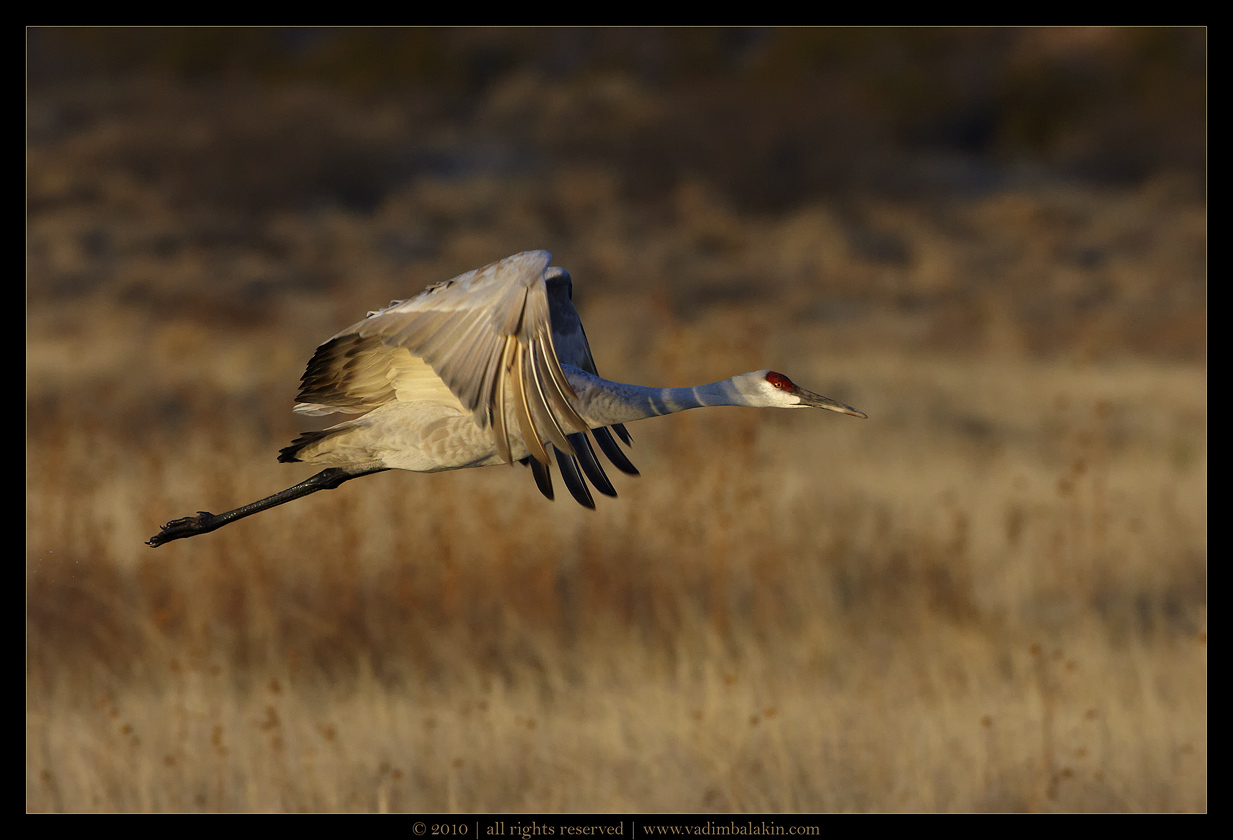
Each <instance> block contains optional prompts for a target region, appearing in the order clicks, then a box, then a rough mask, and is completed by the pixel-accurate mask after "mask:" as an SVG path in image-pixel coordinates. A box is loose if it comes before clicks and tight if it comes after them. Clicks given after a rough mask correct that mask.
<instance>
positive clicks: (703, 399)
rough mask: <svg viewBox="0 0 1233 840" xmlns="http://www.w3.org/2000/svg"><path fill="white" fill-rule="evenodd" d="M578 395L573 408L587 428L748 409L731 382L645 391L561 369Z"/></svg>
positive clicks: (568, 369)
mask: <svg viewBox="0 0 1233 840" xmlns="http://www.w3.org/2000/svg"><path fill="white" fill-rule="evenodd" d="M561 367H562V369H563V370H564V371H565V377H566V378H567V379H568V380H569V384H570V385H572V386H573V388H574V392H575V393H576V394H577V395H578V400H577V402H576V403H575V407H576V408H577V409H578V413H579V414H581V415H582V416H583V417H584V418H585V419H586V420H587V421H588V423H589V424H590V426H591V428H597V427H599V426H611V425H612V424H613V423H629V422H632V421H634V420H642V419H643V418H646V417H659V416H661V415H664V414H674V413H676V412H678V411H685V410H687V409H690V408H701V407H702V406H704V405H749V400H748V398H746V397H744V396H743V395H742V394H741V392H740V391H739V390H738V389H737V387H736V385H735V384H734V382H733V380H732V379H725V380H723V381H722V382H712V383H710V384H709V385H697V386H694V387H692V388H646V387H643V386H641V385H626V384H624V383H621V382H610V381H609V380H607V379H601V378H600V377H598V376H595V375H594V374H590V373H587V372H586V371H584V370H579V369H578V368H575V367H571V366H569V365H562V366H561Z"/></svg>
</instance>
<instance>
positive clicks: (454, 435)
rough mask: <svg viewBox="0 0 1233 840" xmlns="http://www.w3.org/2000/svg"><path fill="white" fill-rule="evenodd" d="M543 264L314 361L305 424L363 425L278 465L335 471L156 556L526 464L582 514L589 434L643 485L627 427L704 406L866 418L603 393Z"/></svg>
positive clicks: (348, 338) (432, 305)
mask: <svg viewBox="0 0 1233 840" xmlns="http://www.w3.org/2000/svg"><path fill="white" fill-rule="evenodd" d="M551 259H552V256H551V255H550V254H549V253H548V252H547V251H525V252H523V253H521V254H515V255H514V256H512V257H508V258H506V259H503V260H501V261H500V262H496V263H493V264H492V265H489V266H486V267H484V268H481V269H478V270H476V271H469V272H467V273H466V274H463V275H460V276H458V277H455V278H454V279H453V280H447V281H445V282H444V283H438V284H437V285H435V286H430V287H429V288H428V289H426V290H425V291H423V292H422V293H420V295H419V296H417V297H414V298H410V299H408V300H404V301H395V302H393V303H391V304H390V306H389V307H388V308H386V309H382V310H380V311H378V312H370V313H369V314H368V317H367V318H365V319H364V320H363V321H360V322H359V323H358V324H355V325H354V326H351V327H349V328H347V329H345V330H343V331H342V332H340V333H339V334H338V335H336V336H334V337H333V338H331V339H330V340H329V341H327V342H326V343H325V344H322V345H321V346H320V347H318V348H317V351H316V353H314V354H313V357H312V359H311V360H309V362H308V368H307V370H306V371H305V372H304V376H303V378H302V379H301V384H300V392H299V396H298V397H297V399H298V400H299V404H298V405H296V407H295V411H296V412H297V413H300V414H307V415H326V414H356V415H360V416H359V417H356V418H355V419H352V420H347V421H346V422H343V423H339V424H338V425H336V426H331V427H330V428H328V429H324V430H322V431H315V432H305V433H304V434H303V435H301V436H300V437H298V438H297V439H296V440H295V441H293V442H292V444H291V445H290V446H288V447H286V448H285V449H283V450H282V451H281V452H280V453H279V455H278V460H279V461H282V462H284V463H287V462H295V461H299V462H302V463H306V464H316V465H318V466H323V467H325V468H326V469H324V470H322V471H321V472H319V473H317V474H316V475H314V476H312V477H311V478H309V479H307V480H305V481H302V482H300V483H299V484H296V485H295V486H293V487H289V488H287V489H286V490H283V491H282V492H281V493H275V494H274V495H273V496H269V497H267V498H265V499H261V500H260V501H256V502H253V503H252V504H248V505H245V506H243V507H240V508H236V509H235V510H232V511H228V512H227V513H220V514H213V513H207V512H205V511H200V512H198V513H197V515H196V516H189V517H185V518H184V519H176V520H173V521H171V522H168V523H167V524H166V525H164V526H163V528H162V530H161V531H159V533H157V534H155V535H154V536H153V537H151V538H150V540H149V541H148V543H147V544H148V545H150V546H155V547H157V546H160V545H162V544H163V543H167V542H171V541H172V540H178V539H182V538H184V537H191V536H195V535H197V534H205V533H208V532H210V531H214V530H216V529H218V528H221V527H222V526H224V525H227V524H229V523H231V522H235V521H236V520H237V519H242V518H244V517H246V516H251V515H252V514H254V513H258V512H260V511H263V510H266V509H268V508H272V507H275V506H277V505H281V504H285V503H286V502H289V501H292V500H293V499H298V498H300V497H302V496H307V495H309V494H310V493H315V492H317V491H318V490H332V489H334V488H335V487H338V486H339V485H340V484H342V483H343V482H344V481H350V480H351V479H353V478H359V477H360V476H362V475H369V474H370V473H376V472H382V471H383V470H391V469H398V470H410V471H412V472H440V471H442V470H457V469H464V468H466V467H484V466H488V465H490V464H514V463H517V462H522V463H529V464H530V466H531V469H532V472H533V473H534V475H535V482H536V484H537V485H538V486H539V489H540V491H541V492H542V493H543V494H544V495H545V496H547V497H548V498H549V499H551V498H552V479H551V478H550V475H549V460H550V454H549V453H550V450H551V452H552V454H553V455H555V460H556V462H557V465H558V467H559V468H560V470H561V476H562V479H563V480H564V481H565V485H566V487H567V488H569V491H570V493H571V494H572V495H573V496H574V498H575V499H576V500H577V501H578V502H579V503H581V504H582V505H585V506H586V507H589V508H594V507H595V502H594V501H593V499H592V497H591V493H590V490H589V489H588V488H587V484H586V481H585V480H584V479H583V475H584V474H585V476H586V478H587V479H590V481H591V484H593V485H594V486H595V489H596V490H598V491H599V492H601V493H603V494H605V495H608V496H615V495H616V490H614V489H613V486H612V483H611V482H610V481H609V480H608V477H607V476H606V475H605V474H604V471H603V468H602V467H600V465H599V461H598V460H597V458H596V457H595V451H594V449H593V448H592V447H591V442H590V439H589V438H588V437H587V433H588V432H590V434H591V435H592V436H594V438H595V441H596V443H598V444H599V447H600V449H601V450H602V451H603V452H604V454H605V455H606V456H607V457H608V459H609V460H610V461H612V463H613V464H614V465H615V466H616V467H617V469H619V470H621V471H622V472H625V473H629V474H631V475H637V474H638V470H637V469H635V468H634V465H633V464H631V463H630V462H629V459H628V458H626V457H625V453H624V452H623V451H622V450H621V448H620V446H618V445H617V443H616V441H615V440H614V439H613V437H612V434H613V433H614V432H615V433H616V435H617V436H618V437H620V438H621V439H622V440H623V441H624V442H625V443H626V444H627V445H628V444H629V443H630V442H631V440H630V436H629V433H628V432H627V431H626V430H625V426H624V425H623V424H625V423H629V422H630V421H633V420H641V419H642V418H644V417H658V416H659V415H661V414H671V413H673V412H676V411H684V410H685V409H689V408H698V407H700V406H706V405H744V406H756V407H764V408H825V409H827V410H829V411H838V412H840V413H842V414H850V415H852V416H854V417H864V416H865V415H864V414H863V413H861V412H859V411H857V410H856V409H854V408H851V407H849V406H846V405H844V404H843V403H840V402H836V401H835V400H832V399H830V398H829V397H823V396H819V395H818V394H814V393H811V392H809V391H806V390H805V389H804V388H799V387H797V386H796V385H795V384H794V383H793V382H792V380H790V379H789V378H788V377H786V376H784V375H783V374H782V373H776V372H774V371H769V370H758V371H754V372H753V373H743V374H741V375H740V376H734V377H732V378H731V379H725V380H723V381H722V382H713V383H711V384H709V385H699V386H697V387H694V388H644V387H641V386H637V385H622V384H621V383H618V382H610V381H608V380H606V379H601V378H600V377H599V375H598V373H597V372H596V370H595V362H594V360H593V359H592V358H591V348H590V345H589V344H588V343H587V338H586V333H584V332H583V330H582V322H581V321H580V320H579V318H578V313H577V311H576V310H575V309H574V304H573V301H572V291H573V290H572V285H571V281H570V276H569V273H568V272H567V271H565V270H564V269H562V268H556V267H549V265H548V263H549V262H550V261H551Z"/></svg>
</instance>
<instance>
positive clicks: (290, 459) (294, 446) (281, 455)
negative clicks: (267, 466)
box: [278, 429, 338, 464]
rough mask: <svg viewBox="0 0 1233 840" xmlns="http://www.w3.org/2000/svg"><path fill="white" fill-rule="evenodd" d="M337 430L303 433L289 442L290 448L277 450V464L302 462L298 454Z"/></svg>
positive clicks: (285, 447)
mask: <svg viewBox="0 0 1233 840" xmlns="http://www.w3.org/2000/svg"><path fill="white" fill-rule="evenodd" d="M336 431H338V429H322V430H320V431H317V432H304V433H303V434H302V435H300V436H299V437H298V438H296V439H295V440H293V441H291V445H290V446H284V447H283V448H282V449H280V450H278V462H279V463H280V464H294V463H296V462H297V461H300V460H302V459H301V458H300V452H301V451H303V449H304V448H305V447H307V446H312V445H313V444H314V443H319V442H320V441H322V440H325V439H326V438H327V437H329V436H330V435H332V434H334V433H335V432H336Z"/></svg>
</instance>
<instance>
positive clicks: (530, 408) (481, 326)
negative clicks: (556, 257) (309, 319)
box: [296, 251, 587, 465]
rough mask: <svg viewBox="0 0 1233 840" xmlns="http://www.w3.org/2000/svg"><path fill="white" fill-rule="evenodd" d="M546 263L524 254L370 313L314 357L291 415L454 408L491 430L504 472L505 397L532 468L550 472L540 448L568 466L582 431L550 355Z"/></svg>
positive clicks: (546, 257)
mask: <svg viewBox="0 0 1233 840" xmlns="http://www.w3.org/2000/svg"><path fill="white" fill-rule="evenodd" d="M551 259H552V256H551V254H549V253H548V252H547V251H525V252H523V253H521V254H515V255H514V256H512V257H507V258H506V259H503V260H501V261H500V262H495V263H493V264H492V265H489V266H485V267H484V268H481V269H477V270H475V271H469V272H467V273H466V274H462V275H459V276H458V277H455V278H454V279H453V280H447V281H445V282H444V283H438V284H437V285H435V286H431V287H429V288H428V289H426V290H425V291H424V292H422V293H421V294H420V295H418V296H417V297H414V298H410V299H408V300H404V301H395V302H394V303H392V304H390V306H389V307H388V308H386V309H382V310H380V311H378V312H370V313H369V315H368V317H367V318H365V319H364V320H363V321H360V322H359V323H358V324H355V325H353V326H352V327H350V328H348V329H346V330H343V331H342V332H341V333H339V334H338V335H336V336H334V337H333V338H332V339H330V340H329V341H327V342H326V343H325V344H323V345H321V346H320V347H318V348H317V352H316V354H315V355H314V356H313V358H312V360H310V361H309V364H308V369H307V370H306V371H305V373H304V377H303V380H302V382H301V389H300V393H299V396H298V398H297V399H298V400H299V402H300V404H299V405H297V406H296V411H299V412H301V413H306V414H326V413H332V412H345V413H362V412H365V411H370V410H371V409H372V408H375V407H376V406H378V405H382V404H384V403H386V402H389V401H390V400H392V399H399V400H410V399H428V398H432V399H445V400H448V399H451V398H452V399H456V400H457V401H458V403H459V404H460V405H461V406H462V407H463V408H464V409H465V410H467V411H470V412H471V413H472V415H473V417H474V418H475V422H476V423H477V424H479V426H480V428H483V429H491V430H492V435H493V440H494V443H495V445H496V448H497V453H498V454H499V455H500V456H501V458H502V459H504V460H505V461H507V462H511V463H512V458H511V454H510V451H511V447H510V429H509V428H508V422H507V420H506V418H507V406H506V400H507V394H508V398H509V399H512V401H513V405H512V413H513V415H514V417H515V418H516V422H517V425H518V431H519V433H520V434H521V436H522V438H523V440H524V441H525V442H526V445H527V449H528V450H529V451H530V452H531V454H532V456H533V457H534V458H535V459H536V460H537V461H538V462H540V463H541V464H543V465H547V464H548V463H549V459H548V451H547V449H546V448H545V447H544V443H543V442H544V440H545V439H546V440H548V441H550V442H551V443H552V445H553V446H555V447H557V449H560V450H561V451H563V452H566V453H568V454H569V455H571V456H572V455H573V454H574V448H573V445H572V444H571V443H570V441H569V437H570V434H571V433H572V432H573V430H576V429H579V428H586V425H587V424H586V421H585V420H583V419H582V417H581V416H579V414H578V412H577V411H576V410H575V409H574V407H573V405H572V404H571V399H575V398H576V395H575V394H574V391H573V389H572V388H571V387H570V385H569V382H568V380H566V378H565V374H564V372H563V371H562V370H561V362H560V361H559V360H558V357H557V351H556V349H555V348H554V345H553V332H552V319H551V315H550V313H549V303H548V292H547V280H548V278H550V277H552V276H554V275H553V273H554V272H561V269H549V268H548V263H549V262H550V261H551ZM562 273H563V272H562ZM567 429H568V430H570V431H569V432H567V431H566V430H567Z"/></svg>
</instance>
